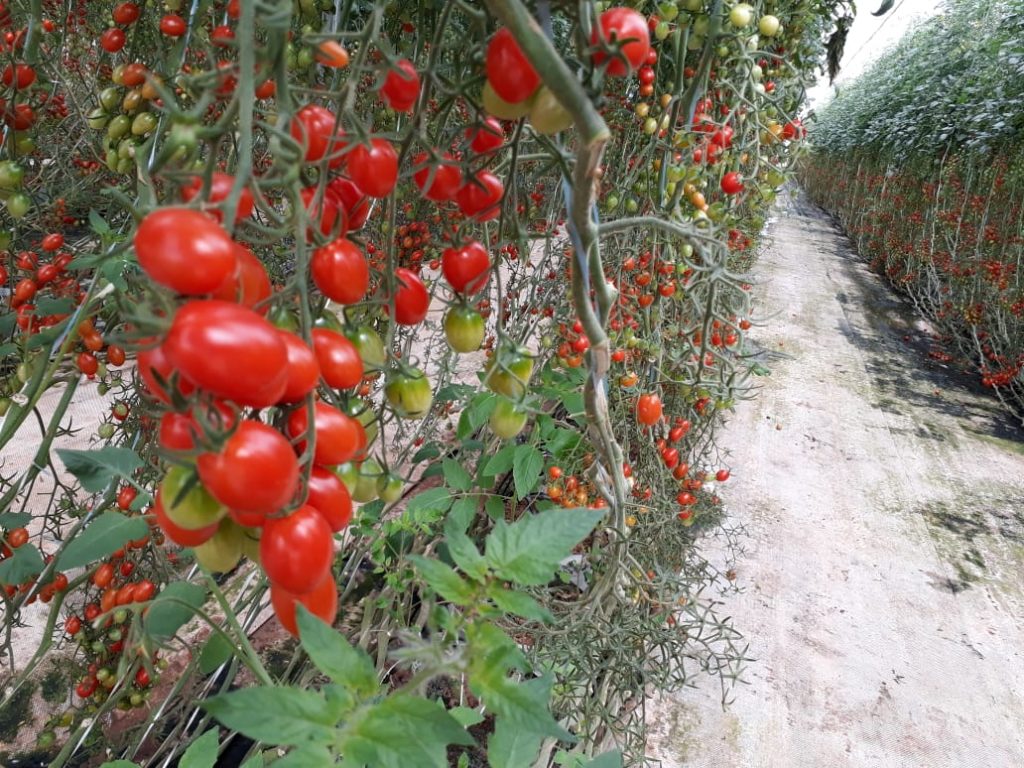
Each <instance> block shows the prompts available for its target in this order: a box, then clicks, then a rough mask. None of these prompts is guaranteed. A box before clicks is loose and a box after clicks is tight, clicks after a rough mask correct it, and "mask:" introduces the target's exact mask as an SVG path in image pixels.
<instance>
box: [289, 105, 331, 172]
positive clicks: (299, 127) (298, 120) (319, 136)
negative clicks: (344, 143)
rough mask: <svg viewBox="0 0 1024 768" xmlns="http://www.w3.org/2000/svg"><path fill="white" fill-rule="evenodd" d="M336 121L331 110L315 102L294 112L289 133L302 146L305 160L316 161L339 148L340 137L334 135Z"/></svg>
mask: <svg viewBox="0 0 1024 768" xmlns="http://www.w3.org/2000/svg"><path fill="white" fill-rule="evenodd" d="M337 122H338V120H337V117H336V115H335V114H334V113H333V112H331V111H330V110H329V109H327V108H326V107H321V106H318V105H316V104H307V105H306V106H304V107H302V109H300V110H299V111H298V112H296V113H295V117H294V118H293V119H292V124H291V134H292V138H293V139H295V141H297V142H298V143H299V145H300V146H302V147H304V151H305V154H304V157H305V158H306V161H307V162H310V163H315V162H318V161H320V160H322V159H323V158H324V157H325V156H327V155H328V154H333V153H334V152H336V151H337V150H339V149H340V148H341V141H340V139H338V138H336V137H335V126H336V125H337ZM332 162H333V160H332ZM338 162H339V164H340V162H341V161H340V160H339V161H338Z"/></svg>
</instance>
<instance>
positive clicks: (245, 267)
mask: <svg viewBox="0 0 1024 768" xmlns="http://www.w3.org/2000/svg"><path fill="white" fill-rule="evenodd" d="M234 246H235V255H236V257H237V258H236V263H235V269H234V271H233V272H232V273H231V274H230V275H228V276H227V277H226V278H225V279H224V282H223V283H221V284H220V285H219V286H217V290H215V291H214V292H213V294H212V295H213V298H215V299H222V300H224V301H232V302H235V303H237V304H241V305H242V306H243V307H249V308H250V309H253V308H255V307H256V305H257V304H260V303H262V302H265V301H266V300H267V299H269V298H270V294H271V293H272V291H273V289H272V287H271V285H270V276H269V275H268V274H267V270H266V268H265V267H264V266H263V262H262V261H260V260H259V259H257V258H256V256H254V255H253V252H252V251H250V250H249V248H248V246H245V245H242V244H241V243H235V244H234ZM267 309H268V307H266V306H264V307H261V308H260V309H259V310H257V311H258V312H259V313H260V314H266V312H267Z"/></svg>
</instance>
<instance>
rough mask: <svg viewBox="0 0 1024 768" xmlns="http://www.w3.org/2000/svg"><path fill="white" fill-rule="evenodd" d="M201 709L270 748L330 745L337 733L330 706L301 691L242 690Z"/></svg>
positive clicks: (208, 702) (215, 697) (321, 698)
mask: <svg viewBox="0 0 1024 768" xmlns="http://www.w3.org/2000/svg"><path fill="white" fill-rule="evenodd" d="M201 706H202V707H203V709H205V710H206V711H207V712H209V713H210V714H211V715H213V717H215V718H216V719H217V720H218V721H219V722H220V724H221V725H223V726H225V727H227V728H231V729H234V730H236V731H238V732H239V733H241V734H242V735H243V736H248V737H249V738H250V739H256V740H257V741H264V742H266V743H268V744H284V745H287V746H301V745H305V744H311V743H312V744H330V743H331V742H332V741H333V740H334V738H335V737H336V735H337V733H336V731H335V728H334V726H335V723H334V722H333V720H332V718H331V717H330V715H329V713H328V711H327V702H326V701H324V698H323V697H322V696H320V695H319V694H318V693H316V692H315V691H309V690H303V689H300V688H282V687H277V686H275V687H267V686H263V687H260V688H242V689H241V690H238V691H231V692H230V693H225V694H221V695H220V696H214V697H213V698H212V699H207V700H206V701H204V702H202V704H201Z"/></svg>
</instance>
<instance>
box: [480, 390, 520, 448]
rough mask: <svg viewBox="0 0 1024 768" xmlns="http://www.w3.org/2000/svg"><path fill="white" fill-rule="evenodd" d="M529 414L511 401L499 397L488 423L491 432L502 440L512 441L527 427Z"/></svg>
mask: <svg viewBox="0 0 1024 768" xmlns="http://www.w3.org/2000/svg"><path fill="white" fill-rule="evenodd" d="M527 415H528V414H527V412H526V410H525V409H524V408H520V407H519V406H518V405H516V404H515V403H513V402H512V401H511V400H509V399H507V398H504V397H499V398H498V402H497V403H496V404H495V406H494V410H493V411H491V416H490V419H489V421H488V424H490V427H491V431H492V432H493V433H494V434H495V435H497V436H498V437H500V438H501V439H502V440H511V439H512V438H513V437H515V436H516V435H518V434H519V433H520V432H522V431H523V427H525V426H526V419H527Z"/></svg>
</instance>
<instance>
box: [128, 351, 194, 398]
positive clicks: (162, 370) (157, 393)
mask: <svg viewBox="0 0 1024 768" xmlns="http://www.w3.org/2000/svg"><path fill="white" fill-rule="evenodd" d="M136 360H137V362H138V366H137V370H138V372H139V376H140V377H141V378H142V381H143V383H144V384H145V385H146V389H147V390H149V393H150V394H151V395H153V397H155V398H156V399H157V400H159V401H160V402H162V403H169V402H171V397H170V395H169V394H168V393H167V390H166V389H165V386H166V385H167V384H168V383H169V382H170V380H171V376H172V375H173V374H175V373H177V372H176V371H175V369H174V364H173V363H172V362H171V361H170V358H168V357H167V352H166V350H164V348H163V346H157V347H153V348H152V349H144V350H142V351H140V352H139V354H138V355H137V356H136ZM177 389H178V391H179V392H181V394H183V395H188V394H190V393H192V392H193V391H195V386H194V385H193V384H192V383H191V382H189V381H186V380H184V379H182V378H181V377H180V376H178V377H177Z"/></svg>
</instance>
